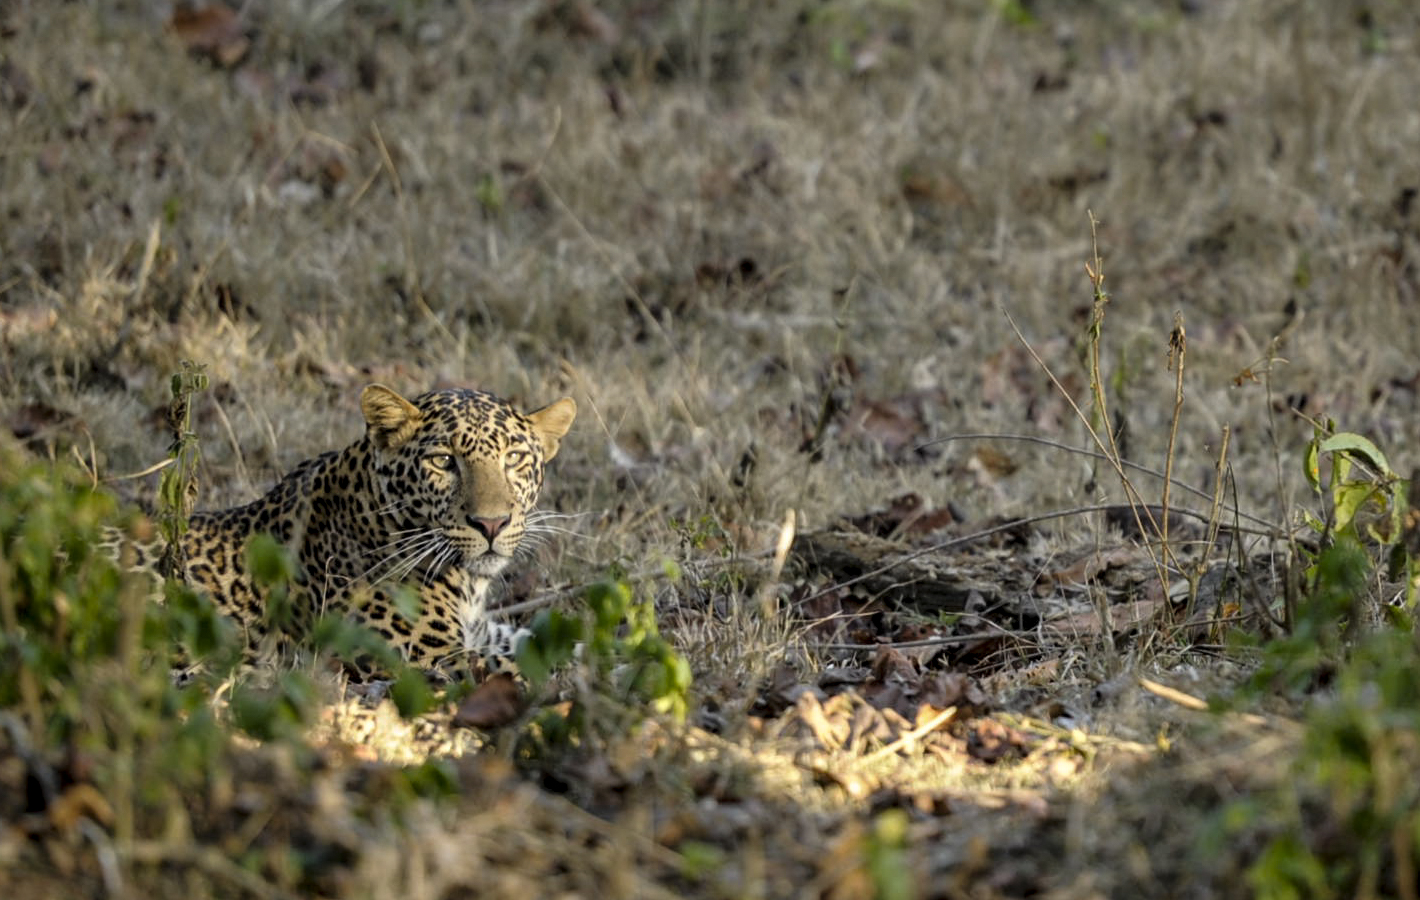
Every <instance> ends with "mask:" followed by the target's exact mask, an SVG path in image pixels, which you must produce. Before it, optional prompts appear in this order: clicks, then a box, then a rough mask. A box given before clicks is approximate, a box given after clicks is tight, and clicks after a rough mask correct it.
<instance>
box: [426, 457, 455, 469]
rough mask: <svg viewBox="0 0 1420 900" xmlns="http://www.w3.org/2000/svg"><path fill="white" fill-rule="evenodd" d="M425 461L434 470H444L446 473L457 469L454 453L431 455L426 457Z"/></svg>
mask: <svg viewBox="0 0 1420 900" xmlns="http://www.w3.org/2000/svg"><path fill="white" fill-rule="evenodd" d="M424 461H425V462H427V463H428V464H429V465H431V466H433V467H434V468H436V469H442V470H443V471H445V472H452V471H453V470H454V467H455V463H454V456H453V454H452V453H431V454H429V455H428V456H426V457H424Z"/></svg>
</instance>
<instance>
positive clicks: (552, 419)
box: [528, 397, 577, 460]
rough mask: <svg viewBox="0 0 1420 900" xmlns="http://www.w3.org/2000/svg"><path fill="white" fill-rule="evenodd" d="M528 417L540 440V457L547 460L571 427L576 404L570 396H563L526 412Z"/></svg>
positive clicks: (560, 444)
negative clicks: (537, 408)
mask: <svg viewBox="0 0 1420 900" xmlns="http://www.w3.org/2000/svg"><path fill="white" fill-rule="evenodd" d="M528 418H529V419H531V420H532V424H533V430H534V431H536V432H537V436H538V438H539V439H541V440H542V458H543V459H544V460H549V459H552V457H554V456H556V455H557V448H558V447H560V446H562V436H563V435H564V434H566V433H567V429H569V428H571V427H572V420H573V419H575V418H577V404H576V402H575V401H573V400H572V398H571V397H563V398H562V399H561V400H558V401H557V402H556V403H549V404H547V405H546V406H544V407H543V408H542V409H539V410H536V411H534V412H530V413H528Z"/></svg>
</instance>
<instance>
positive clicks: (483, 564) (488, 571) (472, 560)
mask: <svg viewBox="0 0 1420 900" xmlns="http://www.w3.org/2000/svg"><path fill="white" fill-rule="evenodd" d="M512 561H513V559H512V557H510V556H503V555H502V554H500V553H498V552H496V551H494V550H491V549H490V550H486V551H484V552H483V553H474V554H468V553H466V554H464V558H463V566H464V568H465V569H468V570H469V571H470V572H472V573H473V574H475V575H484V576H493V575H497V574H498V573H499V572H501V571H503V570H504V569H505V568H507V567H508V563H510V562H512Z"/></svg>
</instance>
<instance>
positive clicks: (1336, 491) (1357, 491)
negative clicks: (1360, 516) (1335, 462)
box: [1331, 481, 1385, 531]
mask: <svg viewBox="0 0 1420 900" xmlns="http://www.w3.org/2000/svg"><path fill="white" fill-rule="evenodd" d="M1331 493H1332V497H1333V500H1334V503H1335V508H1336V530H1337V531H1350V530H1354V528H1355V525H1354V522H1355V519H1356V514H1357V513H1358V512H1360V511H1361V507H1363V506H1365V505H1366V503H1367V502H1368V501H1370V500H1372V499H1374V500H1375V501H1376V502H1377V503H1381V504H1384V502H1385V501H1384V499H1383V497H1382V496H1381V492H1380V490H1379V489H1377V488H1376V486H1375V485H1373V484H1371V483H1370V482H1366V481H1348V482H1343V483H1342V484H1334V485H1332V486H1331Z"/></svg>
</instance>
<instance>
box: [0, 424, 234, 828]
mask: <svg viewBox="0 0 1420 900" xmlns="http://www.w3.org/2000/svg"><path fill="white" fill-rule="evenodd" d="M116 518H117V514H116V512H115V506H114V503H113V500H112V498H111V497H109V496H107V495H104V494H102V493H99V492H98V491H96V490H95V489H94V488H93V487H92V485H91V483H90V482H88V481H87V480H85V479H80V478H78V477H76V475H75V474H74V473H72V472H71V471H69V470H66V469H59V470H56V469H55V468H54V467H52V466H50V465H48V464H41V463H29V462H26V461H25V460H24V459H22V457H21V455H20V453H19V452H18V451H17V450H15V449H14V448H13V447H11V446H9V445H6V444H0V624H3V627H4V630H3V634H0V715H13V716H16V717H17V721H18V722H22V723H23V727H24V728H25V730H26V731H27V733H28V737H27V741H28V743H29V744H30V745H31V746H32V747H33V748H34V750H35V751H36V753H37V754H38V758H39V759H58V758H62V757H64V756H65V755H66V754H71V753H74V752H78V753H82V754H83V755H84V758H85V760H86V764H87V765H89V767H90V768H89V771H91V773H92V776H91V777H92V783H93V785H94V786H95V787H96V789H97V790H99V792H100V793H101V795H102V796H103V797H104V798H105V803H106V805H107V806H108V807H109V808H111V809H112V810H113V829H114V834H115V837H117V838H119V839H120V840H127V839H129V838H131V837H132V836H133V835H134V833H135V830H136V828H137V827H138V819H139V818H140V817H141V815H142V812H143V810H144V809H147V808H151V806H152V804H167V803H172V802H175V796H176V795H175V792H177V791H180V790H183V789H185V788H193V787H196V786H198V785H201V784H202V783H203V782H205V781H206V780H207V779H209V778H210V777H211V773H212V771H213V760H214V758H215V757H216V755H217V754H219V753H221V752H223V750H224V748H225V740H224V738H223V736H222V734H223V732H222V729H221V728H220V726H219V724H218V723H217V721H216V719H215V717H214V716H213V715H212V714H211V712H210V710H209V708H208V706H207V702H208V698H209V695H208V692H207V684H208V682H206V681H203V680H199V681H198V682H196V683H194V684H193V685H192V686H190V687H179V686H177V685H175V684H174V683H173V681H172V679H171V678H170V676H169V667H170V665H171V664H172V662H173V656H172V649H171V648H172V646H173V645H172V643H171V642H170V635H177V636H179V637H180V638H182V639H183V640H184V641H185V642H186V643H188V644H190V645H193V646H196V647H201V648H203V649H210V650H212V651H214V652H220V651H222V650H223V648H225V647H227V646H229V643H228V632H227V631H226V630H224V629H223V628H222V627H221V626H220V625H219V624H218V623H217V622H216V621H215V617H214V616H213V615H212V614H211V611H210V608H209V607H205V606H204V605H203V604H202V603H201V602H199V601H197V600H196V598H193V597H191V596H189V595H186V594H176V595H174V596H175V597H176V599H177V600H178V603H177V604H176V605H175V606H173V607H171V608H170V607H168V606H165V605H163V604H156V603H151V602H149V593H150V592H151V589H152V585H153V582H152V580H151V578H150V577H149V576H147V575H144V574H125V573H121V572H120V571H119V569H118V568H117V566H115V565H114V563H113V562H112V560H111V559H110V558H109V557H108V555H106V554H105V553H104V551H103V549H102V547H103V542H104V532H103V527H104V526H105V525H106V524H108V523H110V522H112V521H114V520H115V519H116ZM125 527H127V528H131V529H135V530H137V529H139V527H140V523H139V520H138V519H137V518H136V517H134V518H132V519H131V520H130V521H128V522H126V523H125ZM46 799H47V800H50V801H52V800H53V799H55V798H53V797H49V798H46Z"/></svg>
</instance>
